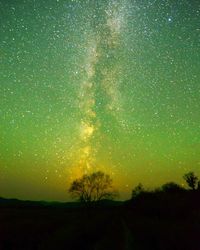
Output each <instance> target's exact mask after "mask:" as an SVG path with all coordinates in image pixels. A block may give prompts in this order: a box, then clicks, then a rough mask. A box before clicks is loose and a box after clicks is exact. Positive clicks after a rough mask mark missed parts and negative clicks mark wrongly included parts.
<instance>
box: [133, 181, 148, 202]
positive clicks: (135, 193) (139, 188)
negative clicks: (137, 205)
mask: <svg viewBox="0 0 200 250" xmlns="http://www.w3.org/2000/svg"><path fill="white" fill-rule="evenodd" d="M143 192H145V190H144V187H143V185H142V184H141V183H139V184H138V185H137V186H136V187H135V188H134V189H133V191H132V196H131V198H132V199H134V198H135V197H137V196H138V195H140V194H141V193H143Z"/></svg>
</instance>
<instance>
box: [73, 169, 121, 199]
mask: <svg viewBox="0 0 200 250" xmlns="http://www.w3.org/2000/svg"><path fill="white" fill-rule="evenodd" d="M69 192H70V193H71V195H72V197H74V198H78V199H79V200H80V201H81V202H87V203H88V202H96V201H100V200H102V199H113V198H114V197H115V196H116V195H117V193H116V192H115V191H114V190H113V187H112V179H111V178H110V176H109V175H107V174H105V173H103V172H101V171H98V172H94V173H92V174H90V175H87V174H86V175H83V177H81V178H80V179H76V180H74V181H73V182H72V183H71V186H70V188H69Z"/></svg>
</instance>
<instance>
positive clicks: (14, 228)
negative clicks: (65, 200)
mask: <svg viewBox="0 0 200 250" xmlns="http://www.w3.org/2000/svg"><path fill="white" fill-rule="evenodd" d="M199 198H200V196H199V194H196V193H189V192H188V193H184V194H164V195H163V194H162V196H161V195H155V194H154V195H152V194H145V195H143V196H142V197H139V198H138V199H136V200H135V201H129V202H125V203H114V202H113V203H106V204H104V203H103V204H100V205H98V206H95V207H91V208H85V207H82V206H79V205H76V206H74V205H73V206H72V205H71V206H70V205H67V204H66V205H65V204H63V205H59V204H52V205H47V204H40V203H32V202H28V203H26V202H19V201H11V202H10V201H6V200H3V199H1V200H0V249H3V250H4V249H5V250H11V249H12V250H18V249H19V250H29V249H30V250H33V249H34V250H37V249H38V250H40V249H41V250H42V249H67V250H76V249H80V250H84V249H87V250H90V249H93V250H101V249H104V250H112V249H114V250H118V249H124V250H129V249H133V250H137V249H141V250H143V249H147V250H151V249H152V250H158V249H161V250H176V249H177V250H182V249H187V250H193V249H194V250H198V249H200V205H199V204H200V202H199Z"/></svg>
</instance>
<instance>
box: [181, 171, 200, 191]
mask: <svg viewBox="0 0 200 250" xmlns="http://www.w3.org/2000/svg"><path fill="white" fill-rule="evenodd" d="M183 179H184V180H185V181H186V182H187V184H188V186H189V187H190V188H191V189H192V190H195V189H196V186H197V182H198V177H197V176H196V175H195V174H194V173H193V172H188V173H187V174H185V175H184V176H183Z"/></svg>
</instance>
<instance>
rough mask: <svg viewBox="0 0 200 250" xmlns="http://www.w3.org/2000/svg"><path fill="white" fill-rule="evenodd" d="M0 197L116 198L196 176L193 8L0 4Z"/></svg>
mask: <svg viewBox="0 0 200 250" xmlns="http://www.w3.org/2000/svg"><path fill="white" fill-rule="evenodd" d="M0 9H1V15H0V23H1V28H0V33H1V35H0V64H1V65H0V67H1V74H0V116H1V122H0V189H1V193H0V195H2V196H5V197H18V198H25V199H27V198H28V199H48V200H66V199H68V194H67V188H68V187H69V184H70V182H71V181H72V180H73V179H74V178H76V177H80V176H81V175H83V174H84V173H90V172H92V171H96V170H103V171H105V172H106V173H108V174H110V175H111V177H112V178H113V181H114V184H115V186H116V188H118V189H119V191H120V193H121V198H122V199H124V198H128V197H129V196H130V193H131V189H132V188H133V187H134V186H135V185H137V184H138V183H139V182H142V183H143V184H144V185H145V186H147V187H150V188H152V187H156V186H159V185H161V184H163V183H164V182H167V181H176V182H178V183H180V184H184V183H183V179H182V176H183V174H184V173H185V172H187V171H190V170H192V171H194V172H196V173H197V174H200V160H199V155H200V147H199V146H200V108H199V106H200V70H199V69H200V43H199V42H200V27H199V19H200V3H199V1H197V0H193V1H189V0H182V1H176V2H171V1H164V0H163V1H162V0H160V1H156V0H145V1H137V0H133V1H132V0H119V1H117V0H110V1H109V0H103V1H95V0H85V1H81V0H69V1H64V0H57V1H50V0H49V1H44V0H42V1H41V0H40V1H39V0H36V1H31V0H27V1H15V2H10V1H4V0H0Z"/></svg>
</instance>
